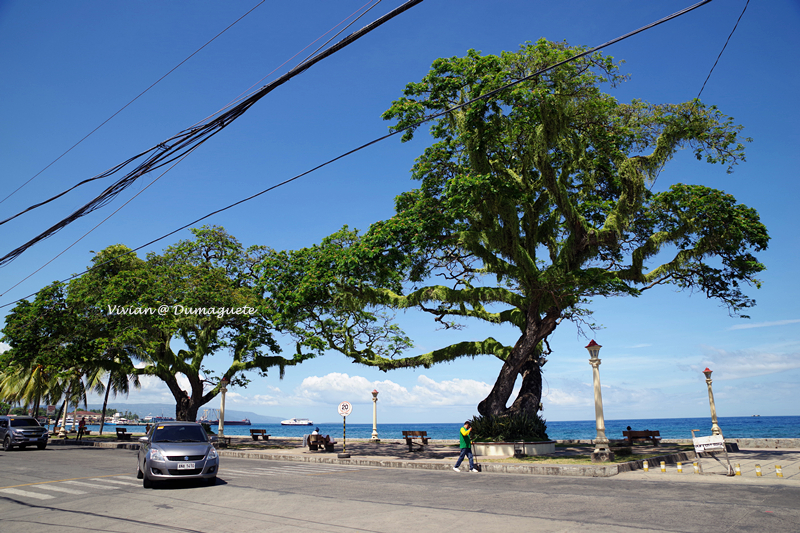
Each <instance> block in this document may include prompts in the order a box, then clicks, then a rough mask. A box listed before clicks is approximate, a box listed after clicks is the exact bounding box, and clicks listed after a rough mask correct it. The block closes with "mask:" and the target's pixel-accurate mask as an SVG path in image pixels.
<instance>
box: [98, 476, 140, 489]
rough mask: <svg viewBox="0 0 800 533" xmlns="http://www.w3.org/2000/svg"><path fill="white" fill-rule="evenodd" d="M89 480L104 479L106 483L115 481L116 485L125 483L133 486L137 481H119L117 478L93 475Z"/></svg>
mask: <svg viewBox="0 0 800 533" xmlns="http://www.w3.org/2000/svg"><path fill="white" fill-rule="evenodd" d="M89 481H105V482H107V483H116V484H117V485H127V486H129V487H135V486H136V485H137V483H130V482H128V481H120V480H118V479H111V478H107V477H93V478H91V479H90V480H89Z"/></svg>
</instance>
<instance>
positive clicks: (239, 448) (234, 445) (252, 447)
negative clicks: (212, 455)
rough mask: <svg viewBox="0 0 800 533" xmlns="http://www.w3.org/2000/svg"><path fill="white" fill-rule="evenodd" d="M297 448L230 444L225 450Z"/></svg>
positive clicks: (291, 446) (273, 445) (279, 445)
mask: <svg viewBox="0 0 800 533" xmlns="http://www.w3.org/2000/svg"><path fill="white" fill-rule="evenodd" d="M294 448H299V446H295V445H292V444H267V445H264V444H231V445H230V446H228V447H227V448H225V449H226V450H291V449H294Z"/></svg>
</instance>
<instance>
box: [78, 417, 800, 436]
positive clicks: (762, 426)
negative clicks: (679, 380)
mask: <svg viewBox="0 0 800 533" xmlns="http://www.w3.org/2000/svg"><path fill="white" fill-rule="evenodd" d="M718 422H719V426H720V428H721V430H722V434H723V435H724V436H725V438H731V439H735V438H753V439H781V438H795V439H796V438H800V416H731V417H720V418H719V419H718ZM605 425H606V436H607V437H608V438H609V439H622V438H623V437H622V432H623V431H624V430H625V429H626V428H627V427H628V426H630V427H631V429H633V430H640V431H641V430H653V431H655V430H658V431H659V432H660V434H661V437H662V438H665V439H690V438H692V433H691V430H692V429H699V430H700V431H699V432H698V433H697V436H702V435H710V434H711V418H710V417H703V418H649V419H623V420H606V421H605ZM461 426H462V423H461V422H458V423H440V424H413V423H408V424H381V423H378V438H382V439H401V438H402V437H403V434H402V432H403V431H427V432H428V437H430V438H432V439H457V438H458V428H460V427H461ZM114 427H115V426H113V425H106V426H105V428H104V430H103V432H104V433H106V432H107V431H112V432H113V431H114ZM120 427H122V426H120ZM138 427H139V426H131V428H132V430H133V431H136V430H137V428H138ZM315 427H319V429H320V433H322V434H330V435H333V436H334V437H336V438H337V439H339V438H341V437H342V429H343V428H342V424H341V423H319V424H314V425H313V426H282V425H280V424H255V423H254V424H252V425H250V426H232V425H226V426H225V435H228V436H233V435H248V436H249V435H250V430H251V429H266V430H267V433H268V434H270V435H272V436H273V437H302V436H303V435H305V434H307V433H310V432H311V431H312V430H313V429H314V428H315ZM87 428H88V429H91V430H93V431H97V430H99V429H100V426H99V425H88V426H87ZM212 428H213V429H214V430H215V431H216V427H214V426H212ZM346 429H347V437H349V438H351V439H368V438H370V437H371V435H372V424H347V428H346ZM547 435H548V437H550V439H551V440H568V439H573V440H589V439H594V438H595V437H596V435H597V433H596V429H595V421H594V420H577V421H563V422H559V421H553V422H547Z"/></svg>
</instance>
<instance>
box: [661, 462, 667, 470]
mask: <svg viewBox="0 0 800 533" xmlns="http://www.w3.org/2000/svg"><path fill="white" fill-rule="evenodd" d="M661 471H662V472H666V471H667V463H665V462H664V461H661Z"/></svg>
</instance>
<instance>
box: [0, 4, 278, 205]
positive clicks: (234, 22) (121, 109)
mask: <svg viewBox="0 0 800 533" xmlns="http://www.w3.org/2000/svg"><path fill="white" fill-rule="evenodd" d="M264 2H266V0H261V1H260V2H259V3H258V4H256V5H255V6H253V7H252V8H251V9H250V10H249V11H248V12H247V13H245V14H244V15H242V16H241V17H239V18H238V19H236V20H235V21H233V22H232V23H231V24H230V25H228V27H227V28H225V29H224V30H222V31H221V32H219V33H218V34H216V35H215V36H214V37H213V38H211V39H210V40H209V41H208V42H207V43H206V44H204V45H203V46H201V47H200V48H198V49H197V50H195V51H194V52H192V54H191V55H189V56H188V57H187V58H186V59H184V60H183V61H181V62H180V63H178V64H177V65H175V66H174V67H172V69H170V70H169V71H168V72H167V73H166V74H164V75H163V76H161V77H160V78H158V79H157V80H156V81H155V82H154V83H152V84H151V85H150V86H149V87H148V88H147V89H145V90H144V91H142V92H140V93H139V94H138V95H136V97H135V98H134V99H133V100H131V101H130V102H128V103H127V104H125V105H124V106H122V107H121V108H120V109H119V110H118V111H117V112H116V113H114V114H113V115H111V116H110V117H108V118H107V119H105V120H104V121H103V122H102V123H100V125H99V126H97V127H96V128H95V129H93V130H92V131H90V132H89V133H87V134H86V135H85V136H84V137H83V138H82V139H81V140H79V141H78V142H76V143H75V144H73V145H72V146H70V147H69V148H68V149H67V151H66V152H64V153H63V154H61V155H60V156H58V157H57V158H55V159H54V160H53V161H51V162H50V163H49V164H48V165H47V166H46V167H44V168H43V169H42V170H40V171H39V172H37V173H36V174H34V175H33V176H32V177H31V178H30V179H29V180H28V181H26V182H25V183H23V184H22V185H20V186H19V187H17V188H16V189H14V190H13V191H11V194H9V195H8V196H6V197H5V198H3V199H2V200H0V204H2V203H3V202H5V201H6V200H8V199H9V198H11V197H12V196H14V195H15V194H16V193H17V192H18V191H19V190H20V189H22V188H23V187H25V186H26V185H27V184H29V183H30V182H32V181H33V180H34V179H35V178H36V177H37V176H39V175H40V174H41V173H42V172H44V171H45V170H47V169H48V168H50V167H51V166H53V165H54V164H55V163H56V162H57V161H58V160H59V159H61V158H62V157H64V156H65V155H67V154H68V153H70V152H71V151H72V149H73V148H75V147H76V146H78V145H79V144H81V143H82V142H83V141H85V140H86V139H88V138H89V137H90V136H91V135H92V134H93V133H94V132H96V131H97V130H99V129H100V128H102V127H103V126H105V125H106V123H108V122H109V121H110V120H111V119H113V118H114V117H116V116H117V115H119V114H120V113H122V112H123V111H124V110H125V108H127V107H128V106H129V105H131V104H132V103H134V102H135V101H136V100H138V99H139V98H140V97H141V96H143V95H144V93H146V92H147V91H149V90H150V89H152V88H153V87H155V86H156V85H158V84H159V83H160V82H161V81H162V80H163V79H164V78H166V77H167V76H169V75H170V74H172V73H173V72H175V71H176V70H177V69H178V68H179V67H180V66H181V65H183V64H184V63H186V62H187V61H189V60H190V59H191V58H192V57H194V56H195V55H197V53H198V52H200V51H201V50H202V49H203V48H205V47H206V46H208V45H209V44H211V43H212V42H213V41H214V40H216V38H217V37H219V36H220V35H222V34H223V33H225V32H226V31H228V30H229V29H231V28H232V27H233V26H234V25H235V24H236V23H237V22H239V21H240V20H242V19H243V18H245V17H246V16H247V15H249V14H250V13H252V12H253V11H255V9H256V8H257V7H259V6H260V5H261V4H263V3H264ZM88 181H89V180H86V181H83V182H81V183H79V184H78V185H76V186H75V187H78V186H80V185H83V184H84V183H87V182H88ZM75 187H72V188H70V189H68V190H67V191H65V192H63V193H61V194H59V195H58V196H56V197H54V198H53V199H55V198H58V197H60V196H63V195H64V194H66V193H67V192H69V191H71V190H72V189H74V188H75ZM44 203H46V202H43V203H42V204H38V205H37V207H38V206H39V205H44Z"/></svg>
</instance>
